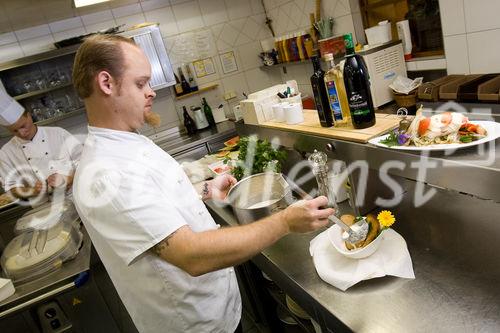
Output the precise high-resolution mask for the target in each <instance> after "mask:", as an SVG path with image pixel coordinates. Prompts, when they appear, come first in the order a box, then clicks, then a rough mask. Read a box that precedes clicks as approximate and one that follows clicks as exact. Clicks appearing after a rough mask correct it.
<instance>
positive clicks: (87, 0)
mask: <svg viewBox="0 0 500 333" xmlns="http://www.w3.org/2000/svg"><path fill="white" fill-rule="evenodd" d="M106 1H109V0H75V7H76V8H79V7H85V6H90V5H95V4H97V3H101V2H106Z"/></svg>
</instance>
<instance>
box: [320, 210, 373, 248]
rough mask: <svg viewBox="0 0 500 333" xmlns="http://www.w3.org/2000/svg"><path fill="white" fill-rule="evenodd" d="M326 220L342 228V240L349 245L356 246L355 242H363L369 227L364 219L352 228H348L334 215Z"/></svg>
mask: <svg viewBox="0 0 500 333" xmlns="http://www.w3.org/2000/svg"><path fill="white" fill-rule="evenodd" d="M328 220H330V221H331V222H334V223H336V224H337V225H338V226H339V227H341V228H342V230H344V231H345V233H343V234H342V240H344V241H348V242H349V243H351V244H356V243H357V242H359V241H362V240H364V239H365V238H366V235H367V234H368V229H369V226H368V223H367V222H366V218H363V219H362V220H360V221H358V222H356V223H354V224H353V225H352V226H348V225H347V224H345V223H344V222H342V220H340V219H339V218H337V217H336V216H335V215H331V216H330V217H329V218H328Z"/></svg>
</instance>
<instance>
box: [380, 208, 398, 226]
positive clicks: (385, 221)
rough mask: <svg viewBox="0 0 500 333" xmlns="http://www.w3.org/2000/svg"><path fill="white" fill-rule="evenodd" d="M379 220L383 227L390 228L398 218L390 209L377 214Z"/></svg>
mask: <svg viewBox="0 0 500 333" xmlns="http://www.w3.org/2000/svg"><path fill="white" fill-rule="evenodd" d="M377 220H378V222H379V223H380V226H381V227H382V228H389V227H390V226H391V225H392V224H393V223H394V222H396V218H395V217H394V215H392V213H391V211H389V210H383V211H381V212H380V213H379V214H378V215H377Z"/></svg>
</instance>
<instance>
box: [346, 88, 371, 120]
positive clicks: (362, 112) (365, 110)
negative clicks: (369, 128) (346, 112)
mask: <svg viewBox="0 0 500 333" xmlns="http://www.w3.org/2000/svg"><path fill="white" fill-rule="evenodd" d="M349 108H350V109H351V115H352V116H366V115H369V114H370V108H369V107H368V101H367V100H366V99H365V98H364V97H363V96H362V95H361V94H359V93H353V94H352V95H351V97H349Z"/></svg>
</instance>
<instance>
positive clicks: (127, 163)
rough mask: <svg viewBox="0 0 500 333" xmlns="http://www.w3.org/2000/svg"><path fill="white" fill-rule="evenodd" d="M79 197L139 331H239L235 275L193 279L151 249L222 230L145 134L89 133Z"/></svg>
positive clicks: (92, 130) (179, 170)
mask: <svg viewBox="0 0 500 333" xmlns="http://www.w3.org/2000/svg"><path fill="white" fill-rule="evenodd" d="M73 197H74V201H75V205H76V208H77V210H78V213H79V215H80V217H81V219H82V221H83V223H84V225H85V228H86V229H87V231H88V233H89V235H90V238H91V239H92V242H93V244H94V246H95V249H96V250H97V253H98V254H99V257H100V258H101V260H102V262H103V264H104V266H105V267H106V270H107V271H108V274H109V275H110V277H111V280H112V281H113V284H114V286H115V288H116V290H117V291H118V294H119V295H120V298H121V299H122V301H123V303H124V304H125V307H126V308H127V310H128V312H129V314H130V316H131V317H132V320H133V321H134V323H135V325H136V327H137V329H138V330H139V332H142V333H145V332H151V333H158V332H166V333H167V332H168V333H175V332H182V333H187V332H194V333H199V332H200V333H201V332H203V333H205V332H217V333H219V332H229V333H232V332H234V330H235V329H236V327H237V326H238V323H239V321H240V317H241V298H240V294H239V289H238V285H237V281H236V276H235V273H234V269H233V268H227V269H221V270H218V271H215V272H211V273H207V274H204V275H202V276H199V277H192V276H190V275H189V274H187V273H186V272H185V271H183V270H181V269H180V268H178V267H176V266H174V265H172V264H170V263H168V262H166V261H164V260H163V259H161V258H160V257H159V256H158V255H156V254H155V253H154V252H153V251H152V250H151V248H152V247H153V246H154V245H156V244H158V243H159V242H160V241H162V240H163V239H165V238H166V237H167V236H168V235H170V234H171V233H172V232H174V231H176V230H177V229H178V228H180V227H182V226H184V225H188V226H189V227H190V228H191V229H192V230H193V231H194V232H201V231H205V230H210V229H216V228H218V225H217V224H216V223H215V222H214V220H213V218H212V217H211V215H210V213H209V212H208V210H207V209H206V207H205V205H204V204H203V202H202V201H201V200H200V198H199V196H198V194H197V193H196V190H195V189H194V187H193V186H192V185H191V183H190V182H189V179H188V178H187V176H186V174H185V173H184V171H183V170H182V168H181V167H180V166H179V164H178V163H177V162H176V161H175V160H174V159H173V158H172V157H171V156H170V155H168V154H167V153H166V152H164V151H163V150H162V149H161V148H159V147H158V146H156V145H155V144H154V143H153V142H152V141H151V140H149V139H148V138H146V137H144V136H142V135H138V134H136V133H130V132H123V131H115V130H110V129H103V128H96V127H91V126H89V135H88V137H87V140H86V141H85V145H84V149H83V153H82V158H81V160H80V164H79V167H78V169H77V172H76V174H75V179H74V183H73Z"/></svg>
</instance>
